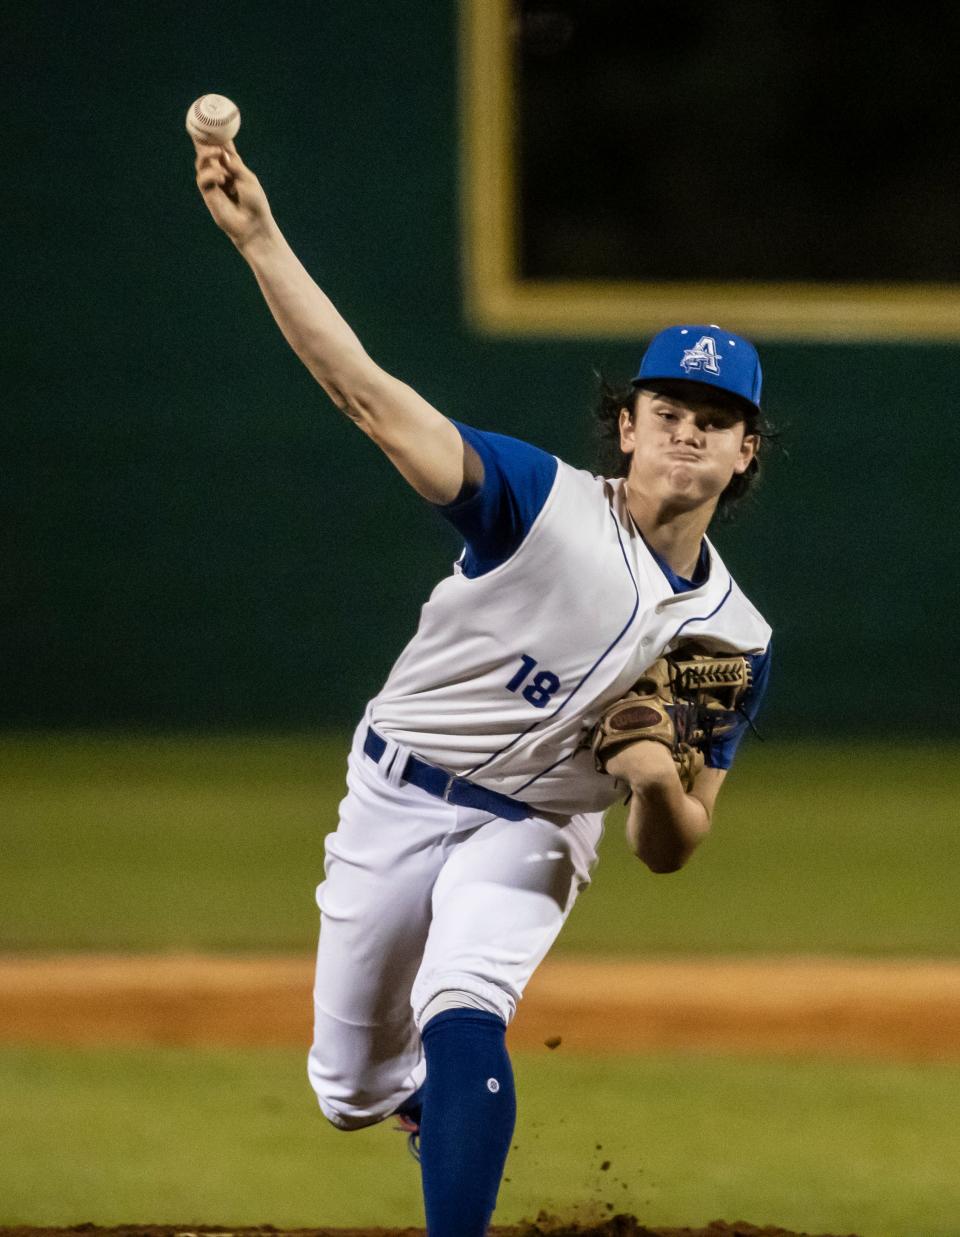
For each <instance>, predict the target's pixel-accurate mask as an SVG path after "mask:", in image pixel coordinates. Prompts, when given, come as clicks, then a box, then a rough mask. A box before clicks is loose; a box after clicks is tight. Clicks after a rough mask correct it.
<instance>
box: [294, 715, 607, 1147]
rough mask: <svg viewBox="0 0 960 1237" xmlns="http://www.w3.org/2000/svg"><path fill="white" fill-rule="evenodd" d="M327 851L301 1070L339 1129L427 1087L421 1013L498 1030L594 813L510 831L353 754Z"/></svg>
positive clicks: (595, 833) (541, 947) (559, 902)
mask: <svg viewBox="0 0 960 1237" xmlns="http://www.w3.org/2000/svg"><path fill="white" fill-rule="evenodd" d="M367 725H368V719H366V718H365V719H364V721H363V722H361V724H360V725H359V726H358V727H357V731H356V734H355V736H354V742H353V746H352V749H351V752H350V755H349V758H348V762H347V795H346V797H345V798H344V799H343V801H342V802H341V804H340V819H339V824H338V827H337V829H336V831H335V832H334V833H332V834H330V835H329V836H328V838H327V841H326V848H325V862H324V876H325V879H324V880H323V882H322V883H321V884H320V885H319V886H318V888H317V905H318V906H319V908H320V940H319V945H318V949H317V967H316V981H315V986H314V1040H313V1046H312V1048H311V1050H310V1055H309V1059H308V1074H309V1078H310V1082H311V1085H312V1086H313V1089H314V1091H315V1092H316V1094H317V1099H318V1100H319V1103H320V1108H321V1110H322V1111H323V1113H324V1115H325V1116H326V1117H327V1119H328V1120H329V1121H330V1122H332V1124H333V1125H335V1126H337V1127H338V1128H340V1129H345V1130H351V1129H360V1128H362V1127H363V1126H367V1125H373V1124H375V1123H376V1122H378V1121H382V1120H383V1119H384V1118H385V1117H387V1116H389V1115H390V1114H391V1113H392V1112H394V1111H395V1110H396V1108H397V1106H398V1105H399V1104H401V1103H402V1102H403V1101H404V1100H405V1099H407V1098H408V1097H409V1096H410V1095H412V1093H413V1092H414V1091H415V1090H416V1089H417V1087H419V1086H420V1084H421V1083H422V1082H423V1079H424V1075H425V1064H424V1060H423V1053H422V1049H421V1044H420V1025H421V1018H422V1015H423V1012H424V1010H425V1009H426V1008H427V1006H428V1005H430V1004H431V1002H433V1001H434V998H436V997H438V996H440V994H446V993H457V994H467V999H465V1000H464V1001H463V1003H464V1004H468V1003H469V1004H471V1005H476V1006H477V1007H479V1008H484V1009H488V1010H490V1011H492V1012H494V1013H496V1014H499V1016H500V1017H501V1018H502V1019H503V1020H504V1022H505V1023H508V1024H509V1022H510V1020H511V1018H512V1017H513V1014H514V1012H515V1010H516V1007H517V1002H518V1001H519V999H520V997H521V995H522V994H523V990H524V988H525V987H526V985H527V982H528V980H529V979H530V976H531V975H532V974H533V972H534V970H535V969H536V967H537V966H538V965H539V963H540V961H541V960H542V959H543V957H544V956H545V955H546V953H547V951H548V950H549V948H550V946H551V945H552V944H553V942H554V940H555V939H556V937H557V934H558V933H559V931H560V929H561V927H562V926H563V923H564V921H565V919H566V917H567V916H568V915H569V913H570V911H571V909H572V907H573V904H574V902H575V900H576V898H577V895H578V893H579V892H580V891H581V890H583V889H585V888H586V886H587V885H588V884H589V883H590V872H591V870H592V868H593V866H594V864H595V863H596V857H597V846H598V844H599V841H600V836H601V833H602V827H603V826H602V821H603V813H602V812H593V813H589V814H583V815H577V816H572V817H569V818H566V819H565V823H557V822H556V821H555V820H547V819H545V818H543V817H540V816H533V817H530V818H528V819H526V820H521V821H507V820H503V819H501V818H500V817H492V816H491V815H490V814H489V812H483V811H479V810H477V809H476V808H464V807H457V806H454V805H451V804H449V803H445V802H444V801H443V800H442V799H437V798H434V797H433V796H431V795H429V794H427V793H426V791H423V790H421V789H419V787H416V786H411V785H409V784H408V783H405V782H401V781H399V779H398V778H397V777H396V776H395V775H394V776H393V777H390V778H388V777H386V776H384V774H383V773H382V772H381V768H386V767H388V766H389V765H391V764H392V766H393V767H395V768H398V769H402V767H403V763H404V760H405V754H404V752H403V750H402V749H401V751H400V757H401V758H400V759H397V760H394V761H392V762H390V761H387V760H383V761H381V763H380V764H377V763H375V762H374V761H373V760H371V759H370V757H369V756H366V755H365V754H364V752H363V740H364V737H365V734H366V729H367Z"/></svg>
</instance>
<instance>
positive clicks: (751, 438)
mask: <svg viewBox="0 0 960 1237" xmlns="http://www.w3.org/2000/svg"><path fill="white" fill-rule="evenodd" d="M759 451H760V435H759V434H744V436H743V442H742V443H741V444H740V454H739V456H738V457H737V462H736V464H734V466H733V471H734V473H745V472H746V471H747V469H748V468H749V467H750V465H751V464H752V463H753V461H754V460H755V459H756V458H757V455H758V454H759Z"/></svg>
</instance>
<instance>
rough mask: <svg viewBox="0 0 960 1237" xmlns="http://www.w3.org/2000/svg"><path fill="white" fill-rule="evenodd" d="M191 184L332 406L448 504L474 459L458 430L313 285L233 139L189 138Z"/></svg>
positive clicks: (476, 480)
mask: <svg viewBox="0 0 960 1237" xmlns="http://www.w3.org/2000/svg"><path fill="white" fill-rule="evenodd" d="M194 147H195V149H196V152H197V158H196V170H197V187H198V188H199V190H200V193H201V195H202V196H203V200H204V202H205V203H206V205H207V207H208V209H209V211H210V214H211V215H212V216H213V218H214V220H215V222H216V223H217V226H218V227H220V228H221V229H222V230H223V231H224V232H226V234H227V236H229V237H230V240H231V241H232V242H233V244H234V246H235V247H236V248H237V250H238V251H239V252H240V253H241V254H242V255H243V257H244V258H245V259H246V261H247V263H248V264H249V266H250V269H251V270H252V271H253V273H254V275H255V277H256V280H257V283H258V284H259V285H260V290H261V291H262V292H263V295H264V298H265V299H266V302H267V304H268V305H269V306H270V311H271V313H272V314H273V316H274V318H275V319H276V321H277V325H278V326H279V327H280V330H281V331H282V332H283V335H284V338H285V339H286V340H287V343H289V345H290V347H291V348H292V349H293V350H294V352H296V354H297V356H298V357H299V358H300V359H301V361H303V363H304V365H306V367H307V369H309V370H310V372H311V374H313V376H314V378H316V380H317V382H319V383H320V385H321V386H322V387H323V389H324V390H325V391H326V392H327V394H328V395H329V396H330V398H331V399H332V400H333V402H334V403H335V404H336V405H337V407H338V408H339V409H340V410H341V411H342V412H344V413H346V415H347V416H348V417H349V418H350V419H351V420H352V421H353V422H355V424H356V425H358V426H359V427H360V429H362V430H363V432H364V433H365V434H367V435H368V436H369V437H370V438H372V439H373V441H374V442H375V443H376V444H377V446H378V447H380V449H381V450H382V451H383V452H384V454H385V455H386V456H387V457H388V458H389V459H390V460H391V461H392V463H393V464H394V465H395V466H396V468H397V469H398V471H399V472H400V473H401V475H402V476H403V477H405V478H406V480H407V481H408V482H409V483H410V484H411V485H412V486H413V488H414V489H415V490H416V491H417V493H418V494H421V495H422V496H423V497H424V498H426V499H428V500H429V501H430V502H433V503H449V502H453V500H454V499H455V498H456V497H457V495H458V494H459V493H460V491H461V489H462V488H463V485H464V482H469V483H471V484H476V485H479V484H480V482H481V481H482V480H483V465H482V463H481V462H480V459H479V457H478V456H477V454H476V452H475V451H474V450H473V448H472V447H468V446H466V445H465V444H464V442H463V439H462V438H461V436H460V432H459V430H458V429H457V427H456V426H455V425H454V424H453V423H452V422H451V421H449V420H448V419H447V418H446V417H445V416H444V415H443V414H442V413H441V412H438V411H437V409H436V408H434V407H433V406H432V405H431V404H429V403H427V401H426V400H425V399H423V398H422V397H421V396H420V395H418V394H417V392H416V391H414V390H413V389H412V388H411V387H409V386H407V385H406V383H403V382H401V381H400V380H399V379H398V378H394V377H393V376H392V375H391V374H388V373H386V371H385V370H383V369H381V368H380V366H379V365H377V364H376V362H375V361H373V360H372V359H371V358H370V357H369V356H368V355H367V353H366V351H365V350H364V348H363V346H362V344H361V343H360V341H359V339H358V338H357V336H356V335H355V334H354V332H353V331H352V330H351V329H350V327H349V326H348V325H347V323H346V322H345V321H344V319H343V318H342V317H341V316H340V314H339V313H338V312H337V310H336V308H335V307H334V305H333V303H332V301H331V300H330V299H329V297H327V296H326V294H325V293H324V292H323V291H321V289H320V288H319V287H317V285H316V283H315V282H314V281H313V279H311V277H310V275H309V274H308V273H307V271H306V270H305V269H304V267H303V264H302V263H301V262H300V260H299V259H298V258H297V256H296V254H295V253H294V252H293V250H292V249H291V248H290V246H289V244H288V243H287V241H286V239H285V237H284V236H283V233H282V232H281V231H280V228H279V227H278V226H277V223H276V221H275V220H274V218H273V214H272V212H271V210H270V204H269V202H268V201H267V197H266V194H265V193H264V191H263V188H262V186H261V184H260V181H259V180H258V179H257V177H256V176H255V175H254V173H253V172H251V171H250V169H249V168H248V167H247V166H246V164H245V163H244V162H243V160H242V159H241V157H240V155H239V154H238V152H237V148H236V146H235V145H234V143H233V142H228V143H227V144H226V146H225V147H224V146H211V145H204V144H201V143H199V142H197V141H196V139H194Z"/></svg>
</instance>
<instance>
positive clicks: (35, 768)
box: [0, 736, 960, 1237]
mask: <svg viewBox="0 0 960 1237" xmlns="http://www.w3.org/2000/svg"><path fill="white" fill-rule="evenodd" d="M345 750H346V740H345V739H344V738H343V737H339V738H322V737H312V738H311V737H300V738H285V739H281V738H274V739H269V738H268V739H262V738H231V739H211V738H196V739H188V738H150V739H147V738H141V739H130V738H123V739H120V738H116V739H114V738H110V737H100V738H91V737H63V736H61V737H48V738H32V737H20V738H18V737H13V736H7V737H6V738H4V739H2V740H0V769H2V774H0V822H2V843H3V845H2V850H0V946H2V948H3V949H5V950H14V951H33V950H36V951H47V950H85V949H98V950H109V951H117V952H121V951H130V950H132V951H136V950H145V951H146V950H167V949H176V950H181V949H196V950H217V951H255V952H276V951H310V950H312V949H313V947H314V944H315V932H316V927H317V917H316V908H315V905H314V901H313V893H314V886H315V885H316V883H317V881H318V880H319V879H320V875H321V871H322V857H323V836H324V833H325V832H326V831H327V830H328V829H329V828H331V827H332V826H333V824H334V823H335V817H336V807H337V803H338V801H339V799H340V797H341V796H342V794H343V761H344V756H345ZM958 755H960V749H957V748H948V747H944V748H941V749H930V750H920V749H919V748H918V749H914V750H909V751H907V752H903V751H900V750H896V749H894V748H893V747H887V748H883V747H878V748H872V749H867V748H865V747H857V746H846V747H842V748H839V749H829V748H826V747H822V748H821V747H817V746H814V745H796V746H791V747H785V746H779V747H774V746H773V745H765V746H763V745H759V744H756V743H753V744H751V745H750V746H749V747H748V748H747V749H746V750H745V751H744V753H743V755H742V757H741V759H740V761H739V762H738V767H737V769H736V770H735V772H734V774H733V775H732V776H731V779H730V783H729V786H728V788H726V789H725V790H724V793H723V796H722V798H721V802H720V807H719V810H718V813H717V822H716V826H715V831H714V836H713V837H711V839H710V840H709V842H708V843H707V844H706V845H705V847H704V848H703V850H702V851H701V852H700V853H699V854H698V856H697V857H696V859H695V861H694V863H693V864H692V865H691V867H690V868H689V869H688V870H686V871H684V872H681V873H679V874H677V875H674V876H671V877H654V876H651V875H650V874H649V873H647V872H646V871H645V869H643V868H642V866H641V865H640V864H639V863H637V861H636V860H634V859H632V858H631V857H630V856H629V855H628V854H627V852H626V849H625V847H624V845H623V842H622V836H621V830H620V822H619V819H618V817H617V814H616V813H613V814H612V819H611V821H610V824H609V826H608V830H607V836H606V838H605V841H604V845H603V849H602V855H601V862H600V865H599V868H598V871H597V874H596V880H595V884H594V886H593V888H592V889H591V890H590V891H589V892H588V893H587V894H586V895H584V896H583V898H582V899H581V902H580V904H579V905H578V907H577V909H576V911H575V912H574V915H573V916H572V919H571V921H570V923H569V924H568V926H567V929H566V930H565V933H564V935H563V937H562V938H561V941H560V943H559V945H558V947H557V948H558V950H559V951H567V952H577V951H579V952H582V953H604V954H630V953H633V954H657V953H659V954H684V953H751V952H760V953H770V952H782V953H794V952H802V953H828V954H837V953H844V954H872V955H904V956H908V957H909V956H911V955H924V956H956V955H957V954H960V917H958V915H957V913H956V908H957V906H958V905H960V831H958V830H957V829H956V806H955V805H956V803H957V802H958V792H960V760H958ZM516 1068H517V1075H518V1084H519V1091H520V1123H519V1126H518V1132H517V1137H516V1143H517V1150H516V1151H515V1152H514V1153H513V1154H512V1156H511V1160H510V1162H509V1166H508V1169H507V1177H508V1179H509V1180H507V1181H505V1183H504V1187H503V1192H502V1194H501V1208H500V1210H499V1212H498V1219H500V1220H502V1221H503V1222H510V1221H512V1220H518V1219H521V1218H522V1217H524V1216H531V1215H533V1214H535V1213H536V1212H537V1211H538V1210H539V1209H540V1208H541V1207H544V1206H546V1207H548V1208H552V1209H554V1210H555V1211H563V1212H566V1213H567V1214H568V1215H569V1214H571V1209H572V1208H573V1206H574V1204H586V1205H588V1206H590V1207H593V1208H594V1209H596V1210H597V1214H601V1213H602V1214H605V1212H604V1210H603V1209H604V1208H605V1207H606V1204H607V1203H610V1204H612V1205H614V1206H615V1208H616V1209H617V1210H626V1211H633V1212H634V1213H636V1214H637V1215H638V1216H640V1217H641V1218H642V1219H643V1220H644V1221H645V1222H647V1223H649V1224H663V1225H666V1224H677V1225H680V1224H700V1223H704V1222H706V1221H708V1220H710V1219H712V1218H717V1217H721V1216H722V1217H724V1218H726V1219H728V1220H733V1219H737V1218H741V1217H742V1218H744V1219H747V1220H750V1221H752V1222H753V1223H757V1224H763V1223H776V1224H780V1225H784V1226H786V1227H793V1228H796V1229H798V1230H805V1231H808V1232H809V1231H814V1232H822V1231H831V1232H837V1233H845V1232H857V1233H858V1234H861V1235H862V1237H960V1184H958V1181H960V1178H958V1175H957V1173H956V1171H955V1166H956V1164H957V1162H958V1160H960V1125H958V1123H957V1121H956V1112H957V1111H958V1110H960V1066H947V1065H928V1066H918V1065H914V1066H907V1065H892V1064H882V1065H881V1064H875V1063H869V1062H854V1061H850V1062H843V1061H837V1062H832V1063H825V1062H822V1061H818V1062H812V1061H802V1060H795V1061H791V1060H776V1061H772V1060H771V1061H766V1060H759V1059H757V1060H750V1059H747V1060H744V1059H737V1060H731V1059H724V1058H722V1057H711V1056H693V1055H690V1056H685V1057H684V1056H678V1055H672V1056H650V1057H631V1058H626V1057H605V1058H602V1059H601V1058H593V1057H590V1056H574V1055H572V1054H570V1053H565V1052H564V1051H560V1052H557V1053H547V1052H546V1051H545V1050H544V1051H543V1052H540V1053H525V1054H519V1055H518V1058H517V1061H516ZM0 1095H2V1096H3V1117H4V1120H3V1121H2V1122H0V1223H5V1224H13V1223H30V1224H42V1223H72V1222H76V1221H94V1222H97V1223H100V1224H110V1223H136V1222H144V1223H146V1222H164V1221H167V1222H173V1223H192V1224H199V1223H204V1222H206V1223H224V1224H226V1223H229V1224H244V1223H261V1222H264V1223H271V1224H274V1225H286V1226H294V1225H319V1224H331V1225H364V1224H378V1223H379V1224H391V1225H396V1224H405V1223H411V1224H412V1223H415V1222H417V1221H418V1219H419V1217H420V1203H419V1193H418V1184H417V1175H416V1166H415V1165H414V1164H413V1161H412V1160H410V1159H409V1157H408V1156H407V1154H406V1152H405V1149H404V1147H403V1145H402V1139H401V1138H400V1136H399V1135H397V1134H395V1133H393V1132H392V1131H391V1130H389V1129H388V1128H386V1127H380V1128H378V1129H375V1130H371V1131H367V1132H363V1133H361V1134H358V1135H354V1136H344V1135H341V1134H337V1133H336V1132H334V1131H333V1130H332V1129H330V1128H329V1127H327V1126H326V1125H325V1123H323V1122H322V1121H321V1119H320V1118H319V1116H318V1114H317V1111H316V1109H315V1106H314V1102H313V1097H312V1094H311V1092H310V1090H309V1087H308V1085H307V1082H306V1077H305V1070H304V1060H303V1054H302V1053H296V1052H290V1051H287V1050H283V1051H281V1050H273V1051H268V1050H259V1051H255V1050H249V1051H242V1052H241V1051H226V1050H202V1051H201V1050H185V1049H184V1050H174V1049H147V1048H142V1049H124V1050H121V1049H110V1050H107V1049H102V1048H98V1049H69V1050H67V1049H52V1048H50V1049H40V1048H37V1047H34V1046H30V1045H23V1046H22V1047H13V1046H7V1047H4V1048H2V1049H0ZM597 1144H600V1145H601V1147H602V1150H600V1149H598V1147H597ZM608 1159H609V1160H610V1161H611V1167H610V1168H609V1170H607V1171H602V1169H601V1165H602V1163H603V1162H604V1161H605V1160H608Z"/></svg>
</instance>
